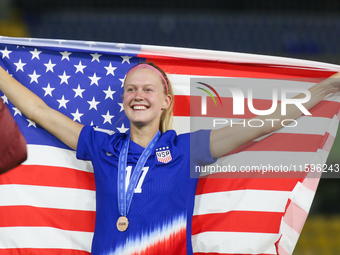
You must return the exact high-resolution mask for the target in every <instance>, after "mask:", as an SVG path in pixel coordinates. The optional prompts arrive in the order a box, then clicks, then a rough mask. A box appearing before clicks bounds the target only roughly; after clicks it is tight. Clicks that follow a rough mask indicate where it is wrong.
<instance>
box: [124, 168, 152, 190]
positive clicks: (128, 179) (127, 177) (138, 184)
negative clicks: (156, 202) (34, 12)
mask: <svg viewBox="0 0 340 255" xmlns="http://www.w3.org/2000/svg"><path fill="white" fill-rule="evenodd" d="M131 170H132V166H127V167H126V178H125V192H126V189H127V187H128V186H129V183H130V178H131ZM148 171H149V167H148V166H145V167H143V169H142V175H141V177H140V178H139V181H138V183H137V186H136V188H135V193H142V184H143V181H144V179H145V176H146V174H147V173H148Z"/></svg>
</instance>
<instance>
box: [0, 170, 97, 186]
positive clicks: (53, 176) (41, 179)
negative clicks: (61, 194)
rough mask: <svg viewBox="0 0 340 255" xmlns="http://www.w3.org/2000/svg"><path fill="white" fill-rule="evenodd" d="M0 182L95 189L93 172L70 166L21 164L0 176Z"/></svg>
mask: <svg viewBox="0 0 340 255" xmlns="http://www.w3.org/2000/svg"><path fill="white" fill-rule="evenodd" d="M0 184H27V185H37V186H50V187H63V188H76V189H86V190H95V183H94V175H93V173H89V172H85V171H81V170H76V169H72V168H64V167H53V166H41V165H21V166H19V167H17V168H15V169H12V170H11V171H9V172H7V173H5V174H2V175H1V176H0Z"/></svg>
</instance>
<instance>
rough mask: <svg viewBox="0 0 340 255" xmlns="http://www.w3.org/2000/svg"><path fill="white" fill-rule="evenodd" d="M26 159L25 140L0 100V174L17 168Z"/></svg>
mask: <svg viewBox="0 0 340 255" xmlns="http://www.w3.org/2000/svg"><path fill="white" fill-rule="evenodd" d="M26 158H27V148H26V140H25V138H24V136H23V135H22V134H21V132H20V130H19V128H18V126H17V124H16V123H15V121H14V119H13V118H12V116H11V114H10V112H9V110H8V109H7V107H6V106H5V104H4V103H3V101H2V100H1V99H0V173H4V172H7V171H9V170H10V169H12V168H14V167H16V166H18V165H19V164H21V163H22V162H23V161H25V160H26Z"/></svg>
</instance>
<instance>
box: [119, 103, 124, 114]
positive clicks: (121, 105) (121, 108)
mask: <svg viewBox="0 0 340 255" xmlns="http://www.w3.org/2000/svg"><path fill="white" fill-rule="evenodd" d="M118 104H119V106H120V110H119V112H121V111H124V106H123V103H118Z"/></svg>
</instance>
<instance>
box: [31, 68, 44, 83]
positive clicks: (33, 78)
mask: <svg viewBox="0 0 340 255" xmlns="http://www.w3.org/2000/svg"><path fill="white" fill-rule="evenodd" d="M28 76H29V77H31V81H30V83H32V82H36V83H38V78H39V77H40V76H41V75H39V74H37V73H36V72H35V70H34V71H33V73H32V74H29V75H28Z"/></svg>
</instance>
